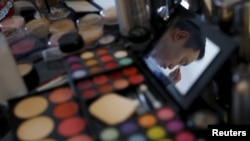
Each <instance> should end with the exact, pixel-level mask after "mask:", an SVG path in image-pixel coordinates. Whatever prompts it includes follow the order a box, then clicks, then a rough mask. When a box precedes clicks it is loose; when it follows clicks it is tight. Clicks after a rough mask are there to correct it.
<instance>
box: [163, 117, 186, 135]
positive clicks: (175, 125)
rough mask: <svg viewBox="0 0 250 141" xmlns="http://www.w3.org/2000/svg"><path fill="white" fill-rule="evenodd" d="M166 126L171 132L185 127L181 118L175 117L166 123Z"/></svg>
mask: <svg viewBox="0 0 250 141" xmlns="http://www.w3.org/2000/svg"><path fill="white" fill-rule="evenodd" d="M166 128H167V130H168V131H169V132H171V133H177V132H180V131H181V130H183V129H184V124H183V122H182V121H181V120H178V119H173V120H171V121H169V122H167V123H166Z"/></svg>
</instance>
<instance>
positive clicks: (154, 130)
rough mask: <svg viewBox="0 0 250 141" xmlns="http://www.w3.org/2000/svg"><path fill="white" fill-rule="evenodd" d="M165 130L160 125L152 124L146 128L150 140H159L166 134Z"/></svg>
mask: <svg viewBox="0 0 250 141" xmlns="http://www.w3.org/2000/svg"><path fill="white" fill-rule="evenodd" d="M166 134H167V133H166V131H165V129H164V128H163V127H161V126H154V127H151V128H150V129H148V131H147V137H148V138H149V139H151V140H159V139H162V138H164V137H165V136H166Z"/></svg>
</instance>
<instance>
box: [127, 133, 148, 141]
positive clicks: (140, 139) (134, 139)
mask: <svg viewBox="0 0 250 141" xmlns="http://www.w3.org/2000/svg"><path fill="white" fill-rule="evenodd" d="M128 141H147V139H146V137H145V136H144V135H142V134H133V135H132V136H130V137H129V138H128Z"/></svg>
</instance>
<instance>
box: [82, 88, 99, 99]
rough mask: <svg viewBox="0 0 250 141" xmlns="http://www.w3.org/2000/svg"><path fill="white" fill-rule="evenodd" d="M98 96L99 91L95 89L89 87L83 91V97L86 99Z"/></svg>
mask: <svg viewBox="0 0 250 141" xmlns="http://www.w3.org/2000/svg"><path fill="white" fill-rule="evenodd" d="M96 96H97V93H96V91H95V90H94V89H87V90H84V91H83V92H82V97H83V98H84V99H92V98H95V97H96Z"/></svg>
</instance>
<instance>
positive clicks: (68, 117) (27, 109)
mask: <svg viewBox="0 0 250 141" xmlns="http://www.w3.org/2000/svg"><path fill="white" fill-rule="evenodd" d="M81 108H82V107H81V106H80V104H79V101H78V100H77V98H76V94H75V91H74V90H73V89H71V88H70V86H69V85H63V86H59V87H56V88H53V89H50V90H46V91H43V92H39V93H35V94H32V95H29V96H25V97H20V98H17V99H12V100H10V101H9V110H10V113H9V114H10V120H11V127H12V129H13V135H14V140H23V141H24V140H25V141H45V140H46V141H47V140H48V141H62V140H67V141H75V140H77V139H78V140H87V141H91V140H93V139H92V137H91V136H90V135H91V134H90V131H89V130H88V127H87V126H88V120H87V118H85V116H84V114H83V113H81V111H82V110H81Z"/></svg>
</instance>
